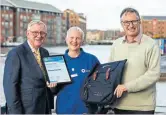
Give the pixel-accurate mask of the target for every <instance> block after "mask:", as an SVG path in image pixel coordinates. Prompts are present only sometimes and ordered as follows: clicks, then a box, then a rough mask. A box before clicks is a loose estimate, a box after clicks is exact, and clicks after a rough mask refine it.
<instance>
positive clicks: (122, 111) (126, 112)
mask: <svg viewBox="0 0 166 115" xmlns="http://www.w3.org/2000/svg"><path fill="white" fill-rule="evenodd" d="M114 113H115V114H154V110H151V111H135V110H122V109H116V108H115V109H114Z"/></svg>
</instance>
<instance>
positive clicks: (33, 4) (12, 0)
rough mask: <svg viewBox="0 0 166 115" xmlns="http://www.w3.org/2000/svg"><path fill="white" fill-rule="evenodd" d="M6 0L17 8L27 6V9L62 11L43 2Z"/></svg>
mask: <svg viewBox="0 0 166 115" xmlns="http://www.w3.org/2000/svg"><path fill="white" fill-rule="evenodd" d="M7 1H8V2H9V3H11V4H12V5H14V6H15V7H17V8H27V9H34V10H40V11H48V12H56V13H62V11H60V10H59V9H57V8H55V7H54V6H52V5H50V4H44V3H39V2H32V1H26V0H7Z"/></svg>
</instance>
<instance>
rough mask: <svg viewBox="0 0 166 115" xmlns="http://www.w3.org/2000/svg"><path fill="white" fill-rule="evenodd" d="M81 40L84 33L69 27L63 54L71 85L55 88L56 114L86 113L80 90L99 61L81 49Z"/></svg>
mask: <svg viewBox="0 0 166 115" xmlns="http://www.w3.org/2000/svg"><path fill="white" fill-rule="evenodd" d="M83 38H84V33H83V31H82V30H81V29H80V28H79V27H71V28H70V29H69V30H68V31H67V36H66V43H67V45H68V49H67V50H66V52H65V59H66V63H67V66H68V70H69V74H70V76H71V78H72V83H71V84H67V85H63V86H62V85H59V86H57V89H58V90H59V91H58V94H57V100H56V113H57V114H82V113H88V109H87V107H86V105H85V103H84V102H83V101H82V100H81V97H80V90H81V87H82V84H83V82H84V79H85V78H86V77H87V76H88V74H89V72H90V70H91V69H92V68H93V67H94V66H95V64H97V63H99V60H98V59H97V58H96V56H94V55H92V54H89V53H86V52H84V50H83V49H82V48H81V45H82V43H83Z"/></svg>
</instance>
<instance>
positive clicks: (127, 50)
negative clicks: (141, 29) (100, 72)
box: [110, 35, 160, 111]
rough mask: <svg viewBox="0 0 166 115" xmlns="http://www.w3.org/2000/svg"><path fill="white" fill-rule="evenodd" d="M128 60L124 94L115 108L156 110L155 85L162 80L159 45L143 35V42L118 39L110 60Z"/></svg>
mask: <svg viewBox="0 0 166 115" xmlns="http://www.w3.org/2000/svg"><path fill="white" fill-rule="evenodd" d="M123 59H127V63H126V66H125V71H124V76H123V80H122V84H124V85H125V86H126V88H127V89H128V92H126V93H124V94H123V96H122V97H121V98H120V99H119V101H118V102H117V104H116V106H115V107H116V108H118V109H124V110H143V111H148V110H154V109H155V105H156V82H157V81H158V79H159V77H160V52H159V46H158V45H157V43H156V42H155V41H154V40H153V39H152V38H150V37H148V36H146V35H143V37H142V39H141V43H140V44H139V43H137V42H135V43H127V42H126V41H125V37H122V38H119V39H117V40H116V41H115V43H114V44H113V45H112V47H111V54H110V61H118V60H123Z"/></svg>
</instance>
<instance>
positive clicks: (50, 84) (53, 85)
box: [47, 81, 57, 88]
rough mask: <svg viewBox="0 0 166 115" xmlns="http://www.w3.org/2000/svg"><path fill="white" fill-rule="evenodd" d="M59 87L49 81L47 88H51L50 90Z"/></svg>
mask: <svg viewBox="0 0 166 115" xmlns="http://www.w3.org/2000/svg"><path fill="white" fill-rule="evenodd" d="M56 86H57V83H55V82H54V83H49V82H48V81H47V87H49V88H53V87H56Z"/></svg>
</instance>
